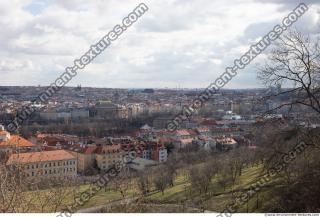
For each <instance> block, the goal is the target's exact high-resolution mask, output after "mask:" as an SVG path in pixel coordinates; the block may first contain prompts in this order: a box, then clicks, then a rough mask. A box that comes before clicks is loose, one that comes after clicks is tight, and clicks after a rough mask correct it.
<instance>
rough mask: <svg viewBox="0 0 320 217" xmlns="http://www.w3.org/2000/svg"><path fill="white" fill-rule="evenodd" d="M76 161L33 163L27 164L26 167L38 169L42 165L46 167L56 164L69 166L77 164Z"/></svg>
mask: <svg viewBox="0 0 320 217" xmlns="http://www.w3.org/2000/svg"><path fill="white" fill-rule="evenodd" d="M75 164H76V161H63V162H61V161H59V162H50V163H45V164H32V165H27V166H26V168H27V169H38V168H41V167H42V166H44V167H45V168H47V167H52V166H53V167H55V166H62V165H63V166H66V165H67V166H68V165H75Z"/></svg>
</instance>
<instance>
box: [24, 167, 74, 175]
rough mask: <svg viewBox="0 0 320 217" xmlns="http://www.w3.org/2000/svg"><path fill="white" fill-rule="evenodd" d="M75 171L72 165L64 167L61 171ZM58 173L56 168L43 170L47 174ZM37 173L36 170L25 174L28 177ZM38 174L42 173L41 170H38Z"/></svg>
mask: <svg viewBox="0 0 320 217" xmlns="http://www.w3.org/2000/svg"><path fill="white" fill-rule="evenodd" d="M75 171H76V168H75V167H74V168H64V169H63V172H62V171H61V172H62V173H70V172H75ZM59 173H60V171H57V170H55V169H54V170H44V174H45V175H48V174H59ZM36 174H37V173H36V172H31V174H29V173H27V174H26V175H27V177H29V176H35V175H36ZM38 174H41V175H42V172H40V171H39V172H38Z"/></svg>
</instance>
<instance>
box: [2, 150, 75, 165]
mask: <svg viewBox="0 0 320 217" xmlns="http://www.w3.org/2000/svg"><path fill="white" fill-rule="evenodd" d="M72 159H75V157H74V156H73V155H72V154H70V153H69V152H67V151H65V150H56V151H42V152H29V153H21V154H13V155H11V156H10V157H9V159H8V161H7V165H12V164H17V163H20V164H28V163H36V162H46V161H60V160H72Z"/></svg>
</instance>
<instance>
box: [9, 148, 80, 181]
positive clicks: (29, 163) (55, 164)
mask: <svg viewBox="0 0 320 217" xmlns="http://www.w3.org/2000/svg"><path fill="white" fill-rule="evenodd" d="M6 165H7V166H19V167H20V168H21V169H22V172H23V175H24V176H25V177H26V178H28V179H39V178H40V179H52V178H59V179H60V178H75V177H76V176H77V159H76V157H74V156H73V155H72V154H70V153H69V152H67V151H65V150H56V151H42V152H29V153H20V154H13V155H11V156H10V157H9V159H8V161H7V163H6Z"/></svg>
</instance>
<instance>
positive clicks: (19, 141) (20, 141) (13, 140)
mask: <svg viewBox="0 0 320 217" xmlns="http://www.w3.org/2000/svg"><path fill="white" fill-rule="evenodd" d="M3 146H17V147H21V148H22V147H35V146H36V145H35V144H33V143H32V142H30V141H28V140H26V139H24V138H22V137H20V136H17V135H12V136H11V137H10V139H9V140H8V141H1V142H0V148H1V147H3Z"/></svg>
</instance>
